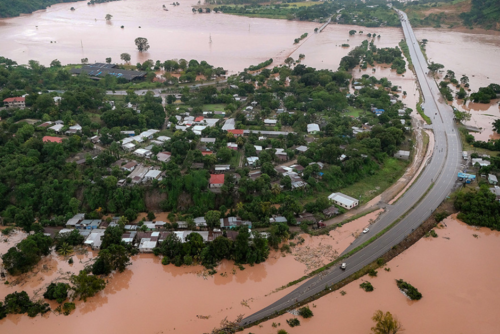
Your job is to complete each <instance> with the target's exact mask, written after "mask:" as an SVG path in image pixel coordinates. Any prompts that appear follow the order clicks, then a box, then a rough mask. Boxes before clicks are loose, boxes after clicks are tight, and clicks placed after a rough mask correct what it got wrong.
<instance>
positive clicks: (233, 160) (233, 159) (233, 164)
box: [229, 150, 241, 168]
mask: <svg viewBox="0 0 500 334" xmlns="http://www.w3.org/2000/svg"><path fill="white" fill-rule="evenodd" d="M234 153H235V154H234V155H233V156H232V157H231V160H229V164H230V165H231V168H237V167H238V165H239V163H240V157H241V152H240V151H239V150H238V151H235V152H234Z"/></svg>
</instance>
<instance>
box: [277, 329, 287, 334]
mask: <svg viewBox="0 0 500 334" xmlns="http://www.w3.org/2000/svg"><path fill="white" fill-rule="evenodd" d="M278 334H288V332H287V331H286V330H284V329H280V330H279V331H278Z"/></svg>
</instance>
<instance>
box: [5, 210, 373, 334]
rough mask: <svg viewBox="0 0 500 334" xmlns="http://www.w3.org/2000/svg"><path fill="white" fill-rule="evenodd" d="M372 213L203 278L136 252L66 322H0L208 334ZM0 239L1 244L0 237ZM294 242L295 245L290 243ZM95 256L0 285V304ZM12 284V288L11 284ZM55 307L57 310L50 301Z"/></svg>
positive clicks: (10, 328)
mask: <svg viewBox="0 0 500 334" xmlns="http://www.w3.org/2000/svg"><path fill="white" fill-rule="evenodd" d="M377 215H378V212H373V213H371V214H368V215H366V216H364V217H362V218H360V219H358V220H355V221H352V222H350V223H349V224H346V225H344V226H342V227H341V228H338V229H336V230H334V231H331V232H330V235H325V236H318V237H311V236H309V235H301V236H302V237H303V238H304V243H303V244H301V245H297V246H296V247H295V248H294V249H293V251H292V254H282V253H281V252H275V251H273V252H271V254H270V256H269V259H268V260H267V261H266V262H264V263H261V264H256V265H254V266H253V267H252V266H249V265H245V266H244V267H245V269H244V270H241V269H240V268H238V266H235V265H234V263H233V262H232V261H223V262H222V263H221V264H220V265H219V266H218V267H217V268H216V270H217V273H216V274H214V275H212V276H211V275H208V273H207V271H206V270H204V268H203V267H201V266H189V267H188V266H183V267H175V266H174V265H168V266H163V265H162V264H161V258H160V257H155V256H153V255H152V254H140V255H137V256H134V257H133V258H132V265H131V266H129V267H127V269H126V270H125V272H123V273H116V274H114V275H113V276H111V277H109V278H108V282H109V284H108V285H107V286H106V288H105V289H104V291H103V292H101V293H99V294H98V295H97V296H96V297H92V298H90V299H88V300H87V302H86V303H83V302H77V303H76V311H74V313H72V314H71V315H69V316H61V315H57V314H55V313H52V312H50V313H48V314H46V315H44V316H38V317H36V318H28V316H26V315H9V316H7V318H6V319H3V320H0V327H1V328H2V332H3V331H5V333H28V332H31V331H36V332H37V333H42V334H44V333H53V331H54V328H57V330H58V331H59V330H60V331H63V332H68V333H82V334H83V333H88V331H89V330H90V331H95V332H100V333H114V332H116V333H162V332H163V333H165V332H170V331H176V332H178V333H193V334H194V333H207V332H210V331H211V330H212V329H213V328H216V327H218V326H219V325H220V322H221V321H222V320H223V319H225V318H226V317H227V319H228V320H234V319H236V317H237V316H238V315H240V314H247V315H248V314H250V313H253V312H255V311H257V310H258V309H260V308H263V307H265V306H266V305H268V304H270V303H272V302H274V301H275V300H277V299H279V298H280V297H282V296H283V295H285V294H286V293H288V289H285V290H281V291H277V289H278V288H280V287H281V286H283V285H286V284H287V283H288V282H290V281H293V280H295V279H298V278H300V277H302V276H303V275H304V274H306V273H309V272H310V271H311V270H313V269H315V268H317V267H319V266H321V265H323V264H326V263H328V262H330V261H332V260H333V259H334V258H336V257H337V256H338V254H340V253H342V251H343V250H344V249H345V248H346V247H347V246H348V245H349V244H350V243H351V242H353V241H354V238H355V236H356V235H359V233H361V231H362V230H363V228H365V227H366V226H367V225H369V222H370V219H375V218H376V217H377ZM23 236H24V234H21V233H18V234H17V235H15V236H13V237H10V238H9V239H10V240H9V242H8V243H5V242H1V243H0V253H4V252H6V251H7V249H8V248H9V247H12V246H13V245H15V244H16V243H17V242H18V241H20V240H21V239H22V237H23ZM2 239H3V238H2ZM294 242H297V240H294ZM96 255H97V253H95V254H94V253H92V252H88V253H86V254H82V255H78V256H73V258H74V264H73V265H69V264H67V262H66V261H67V259H66V258H63V257H61V256H59V255H57V254H52V255H50V256H48V257H47V258H44V259H43V260H42V261H41V263H40V264H39V265H38V266H37V268H36V269H35V270H33V272H32V273H29V274H25V275H24V276H23V277H21V278H20V279H18V280H16V281H14V280H12V277H9V278H8V279H9V280H11V281H12V282H15V284H16V285H13V284H10V285H5V284H0V299H3V298H4V297H5V296H6V295H7V294H9V293H12V292H14V291H21V290H25V291H27V292H28V294H29V295H30V296H33V295H34V294H35V293H37V296H41V295H42V294H43V293H44V292H45V288H46V286H48V285H49V283H50V282H51V281H53V280H55V279H60V278H64V277H68V276H69V274H70V273H72V272H74V273H77V272H78V271H79V270H80V269H82V268H83V267H84V264H85V263H86V262H87V261H89V260H90V259H92V258H93V257H95V256H96ZM12 282H11V283H12ZM51 306H53V307H52V308H53V309H54V308H55V307H56V306H57V305H56V304H55V303H51Z"/></svg>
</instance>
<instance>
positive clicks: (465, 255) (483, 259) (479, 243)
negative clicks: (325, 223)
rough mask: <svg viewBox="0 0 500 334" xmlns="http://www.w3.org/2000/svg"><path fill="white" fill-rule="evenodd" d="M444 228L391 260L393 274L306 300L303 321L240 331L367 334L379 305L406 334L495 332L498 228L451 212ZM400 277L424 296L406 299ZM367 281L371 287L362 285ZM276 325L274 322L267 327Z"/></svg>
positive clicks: (499, 290)
mask: <svg viewBox="0 0 500 334" xmlns="http://www.w3.org/2000/svg"><path fill="white" fill-rule="evenodd" d="M445 222H446V225H447V227H444V228H442V229H436V231H437V234H438V238H431V237H430V238H424V239H421V240H419V241H418V242H417V243H416V244H415V245H413V246H412V247H411V248H410V249H408V250H406V251H405V252H403V253H402V254H401V255H399V256H398V257H396V258H395V259H393V260H392V261H390V262H389V263H388V264H387V265H386V267H387V268H390V272H387V271H385V270H383V269H379V270H378V275H377V277H374V278H371V277H369V276H364V277H362V278H360V279H358V280H356V281H354V282H352V283H350V284H348V285H347V286H345V287H343V288H342V289H341V290H343V291H345V292H346V294H345V295H344V296H342V295H341V294H340V291H335V292H333V293H331V294H328V295H327V296H325V297H323V298H321V299H319V300H316V301H314V302H313V303H310V304H309V306H310V308H311V310H312V311H313V313H314V316H313V317H312V318H310V319H303V318H302V317H299V320H300V322H301V325H300V326H299V327H294V328H291V327H290V326H288V324H287V323H286V319H290V318H292V317H293V316H292V315H291V314H285V315H283V316H280V317H278V318H275V319H272V320H270V321H267V322H264V323H263V324H261V327H260V326H254V327H252V328H249V329H247V330H245V331H243V333H245V334H248V333H250V332H251V333H255V334H268V333H276V331H277V330H278V329H280V328H283V329H285V330H286V331H287V332H288V333H290V334H296V333H297V334H298V333H340V334H344V333H349V334H357V333H360V334H362V333H369V332H370V328H371V327H372V326H373V324H374V323H373V321H372V320H371V317H372V315H373V313H374V312H375V311H376V310H382V311H384V312H387V311H389V312H391V313H392V314H393V315H395V316H396V317H397V318H398V319H399V320H400V321H401V322H402V324H403V327H404V328H405V329H406V331H405V333H427V334H442V333H457V334H459V333H463V334H466V333H477V334H493V333H498V314H497V313H498V309H499V308H500V300H499V299H498V296H499V295H500V286H499V285H498V284H497V282H498V280H499V279H500V266H499V265H498V259H497V254H498V252H500V242H499V241H500V233H499V232H495V231H491V230H489V229H486V228H481V229H476V228H473V227H471V226H468V225H466V224H464V223H462V222H460V221H457V220H455V219H454V218H447V219H446V220H445ZM474 235H477V238H476V237H474ZM396 279H404V280H405V281H407V282H409V283H411V284H412V285H413V286H415V287H416V288H417V289H418V290H419V291H420V292H421V293H422V295H423V297H422V299H421V300H419V301H411V300H409V299H408V298H407V297H405V296H404V295H403V294H402V293H401V292H400V291H399V289H398V288H397V286H396V283H395V280H396ZM363 281H369V282H371V283H372V285H373V287H374V288H375V290H374V291H372V292H365V291H364V290H362V289H361V288H360V287H359V284H360V283H362V282H363ZM273 322H275V323H276V324H278V323H280V326H279V327H278V328H273V327H272V326H271V325H272V323H273Z"/></svg>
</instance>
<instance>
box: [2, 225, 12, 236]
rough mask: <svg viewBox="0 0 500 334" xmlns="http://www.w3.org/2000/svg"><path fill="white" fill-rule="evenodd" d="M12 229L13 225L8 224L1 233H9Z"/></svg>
mask: <svg viewBox="0 0 500 334" xmlns="http://www.w3.org/2000/svg"><path fill="white" fill-rule="evenodd" d="M12 231H14V227H12V226H10V227H7V228H5V229H3V230H2V234H3V235H9V234H10V232H12Z"/></svg>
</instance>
